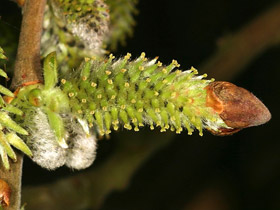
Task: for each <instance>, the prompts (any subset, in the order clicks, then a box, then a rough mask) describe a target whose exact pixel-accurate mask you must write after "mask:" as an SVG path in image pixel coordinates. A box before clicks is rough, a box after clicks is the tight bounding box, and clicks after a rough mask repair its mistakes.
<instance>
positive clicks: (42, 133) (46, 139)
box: [26, 108, 66, 170]
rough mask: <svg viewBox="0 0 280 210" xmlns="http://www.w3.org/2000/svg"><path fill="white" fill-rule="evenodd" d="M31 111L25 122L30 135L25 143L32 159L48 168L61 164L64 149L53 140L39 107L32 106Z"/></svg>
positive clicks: (64, 152)
mask: <svg viewBox="0 0 280 210" xmlns="http://www.w3.org/2000/svg"><path fill="white" fill-rule="evenodd" d="M31 112H32V113H31V115H32V116H31V117H30V118H29V119H30V121H29V122H28V123H27V125H28V132H29V134H30V135H29V139H28V140H27V142H26V143H27V145H28V146H29V147H30V149H31V150H32V153H33V157H32V160H33V161H34V162H36V163H37V164H38V165H40V166H42V167H43V168H47V169H49V170H54V169H56V168H58V167H61V166H63V165H64V164H65V161H66V150H65V149H64V148H62V147H60V146H59V144H58V142H57V141H56V140H55V139H56V137H55V135H54V132H53V130H52V129H51V127H50V125H49V122H48V118H47V116H46V114H45V113H44V112H43V111H42V110H41V109H40V108H34V109H33V110H32V111H31Z"/></svg>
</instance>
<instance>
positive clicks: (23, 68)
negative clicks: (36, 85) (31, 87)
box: [11, 0, 46, 89]
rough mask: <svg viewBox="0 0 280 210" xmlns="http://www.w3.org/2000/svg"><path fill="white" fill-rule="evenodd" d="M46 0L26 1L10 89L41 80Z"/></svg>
mask: <svg viewBox="0 0 280 210" xmlns="http://www.w3.org/2000/svg"><path fill="white" fill-rule="evenodd" d="M45 5H46V0H39V1H38V0H26V1H25V4H24V7H23V19H22V24H21V32H20V37H19V45H18V51H17V57H16V63H15V71H14V77H13V80H12V85H11V88H12V89H15V88H16V87H18V86H19V85H21V84H23V83H26V82H31V81H36V80H42V73H41V64H40V42H41V33H42V22H43V17H44V9H45Z"/></svg>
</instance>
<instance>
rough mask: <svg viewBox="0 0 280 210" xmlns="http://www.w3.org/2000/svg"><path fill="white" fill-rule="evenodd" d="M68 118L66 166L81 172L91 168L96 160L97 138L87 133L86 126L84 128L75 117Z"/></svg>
mask: <svg viewBox="0 0 280 210" xmlns="http://www.w3.org/2000/svg"><path fill="white" fill-rule="evenodd" d="M67 118H68V119H67V120H66V128H67V130H68V134H69V138H68V139H69V140H68V149H67V156H66V163H65V164H66V166H68V167H69V168H72V169H77V170H81V169H84V168H87V167H89V166H90V165H91V164H92V163H93V161H94V160H95V156H96V137H95V136H94V135H92V134H90V133H87V132H86V130H87V129H85V127H84V128H83V126H85V124H82V125H83V126H82V125H81V123H79V122H78V120H76V119H74V118H73V117H70V116H68V117H67ZM80 122H82V121H80ZM86 126H87V125H86Z"/></svg>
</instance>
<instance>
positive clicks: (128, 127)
mask: <svg viewBox="0 0 280 210" xmlns="http://www.w3.org/2000/svg"><path fill="white" fill-rule="evenodd" d="M123 127H124V128H126V129H127V130H131V129H132V127H131V125H130V124H128V123H126V124H124V126H123Z"/></svg>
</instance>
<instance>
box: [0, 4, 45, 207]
mask: <svg viewBox="0 0 280 210" xmlns="http://www.w3.org/2000/svg"><path fill="white" fill-rule="evenodd" d="M45 4H46V0H26V1H25V4H24V7H23V20H22V24H21V32H20V38H19V46H18V51H17V57H16V62H15V71H14V77H13V80H12V89H15V88H16V87H18V86H19V85H21V84H23V83H26V82H30V81H36V80H41V65H40V40H41V32H42V22H43V15H44V9H45ZM22 163H23V155H22V154H21V153H20V154H19V153H17V162H15V163H12V162H11V163H10V166H11V169H10V170H8V171H7V170H5V168H4V167H3V165H2V164H1V165H0V178H1V179H3V180H4V181H6V182H7V183H8V184H9V186H10V187H11V198H10V199H11V200H10V206H9V207H7V208H6V209H7V210H16V209H20V201H21V176H22Z"/></svg>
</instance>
